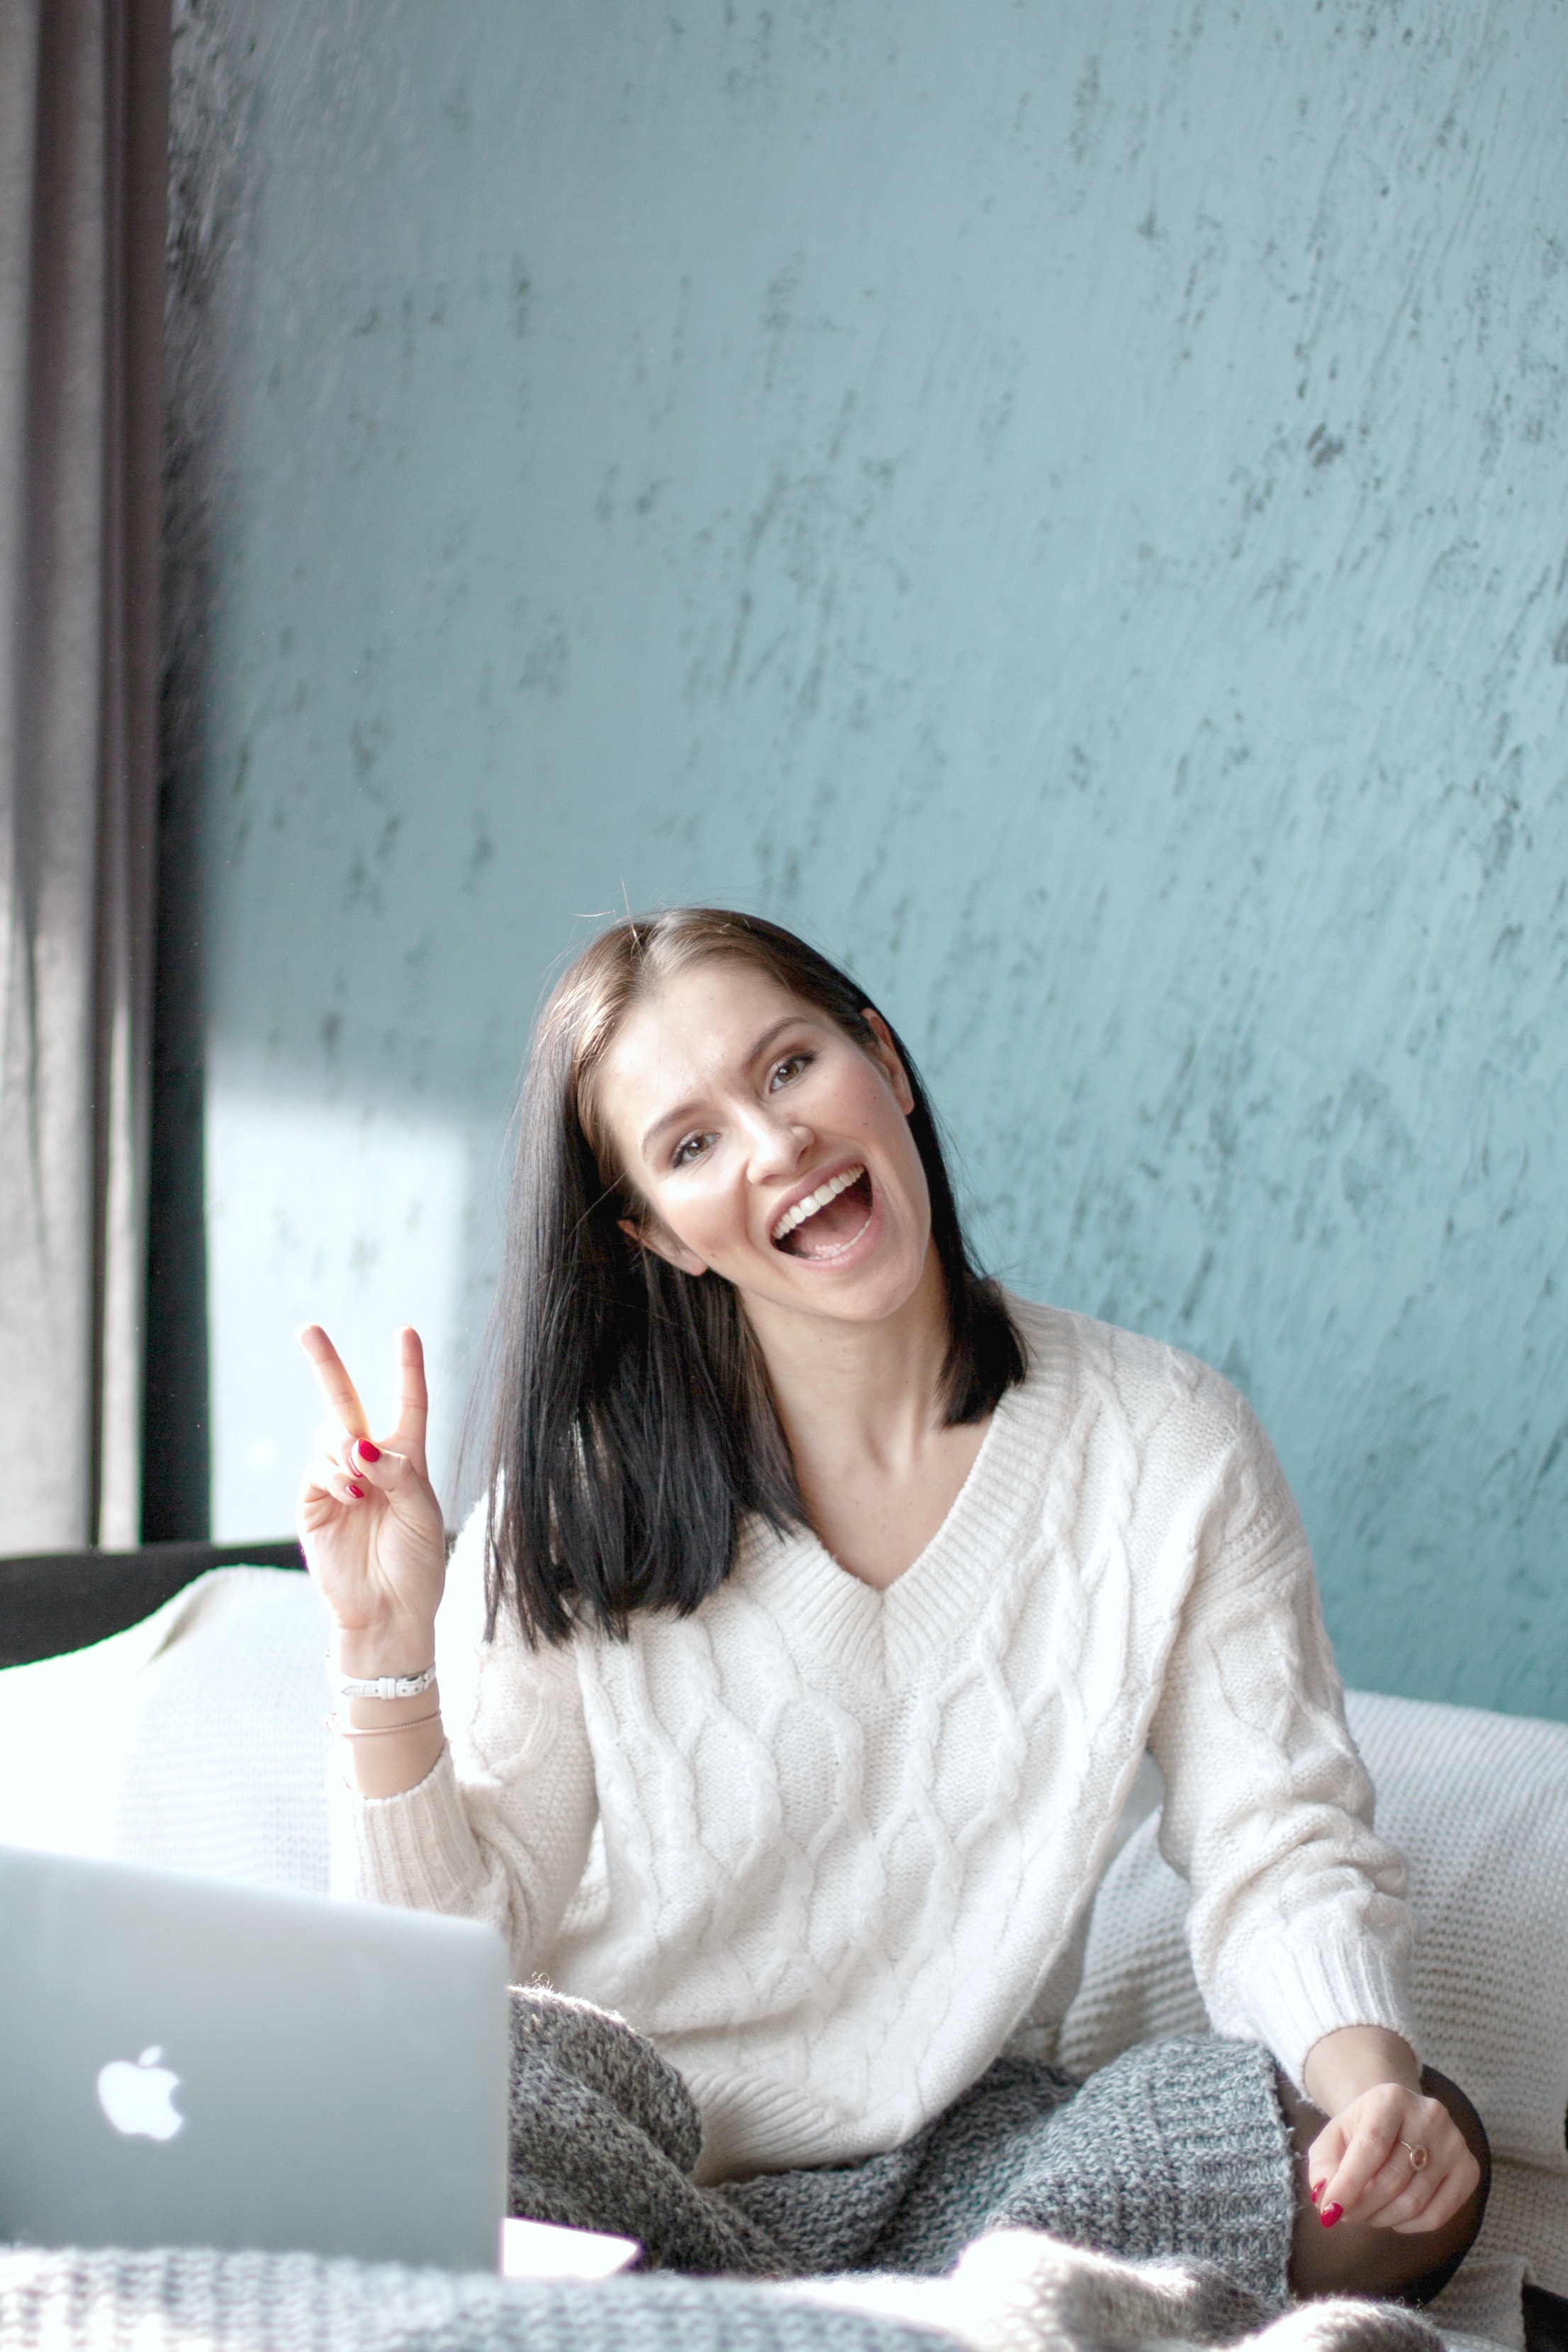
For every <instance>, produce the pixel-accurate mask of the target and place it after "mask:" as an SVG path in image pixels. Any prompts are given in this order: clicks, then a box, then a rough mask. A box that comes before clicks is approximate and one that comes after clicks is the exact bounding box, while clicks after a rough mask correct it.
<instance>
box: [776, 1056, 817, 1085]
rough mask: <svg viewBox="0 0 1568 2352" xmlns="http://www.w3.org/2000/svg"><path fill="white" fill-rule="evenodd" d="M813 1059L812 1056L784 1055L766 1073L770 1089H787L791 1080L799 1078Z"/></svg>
mask: <svg viewBox="0 0 1568 2352" xmlns="http://www.w3.org/2000/svg"><path fill="white" fill-rule="evenodd" d="M815 1059H816V1056H815V1055H812V1054H786V1055H784V1060H783V1061H782V1062H775V1063H774V1064H773V1068H772V1069H771V1070H770V1071H769V1073H768V1086H769V1087H770V1089H771V1088H773V1087H787V1086H788V1085H789V1084H790V1083H791V1081H792V1080H793V1079H795V1078H798V1077H799V1076H800V1074H801V1072H802V1071H803V1070H805V1069H809V1068H810V1066H811V1065H812V1063H813V1061H814V1060H815Z"/></svg>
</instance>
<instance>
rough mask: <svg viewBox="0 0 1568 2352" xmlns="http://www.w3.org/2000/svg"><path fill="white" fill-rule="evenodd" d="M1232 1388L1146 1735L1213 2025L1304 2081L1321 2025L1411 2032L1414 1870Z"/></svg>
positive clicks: (1166, 1849)
mask: <svg viewBox="0 0 1568 2352" xmlns="http://www.w3.org/2000/svg"><path fill="white" fill-rule="evenodd" d="M1232 1398H1233V1402H1234V1406H1235V1409H1236V1414H1237V1419H1236V1423H1234V1424H1233V1425H1234V1427H1235V1435H1234V1437H1233V1439H1232V1442H1231V1444H1230V1445H1229V1447H1228V1448H1227V1449H1226V1453H1225V1454H1224V1455H1223V1457H1222V1459H1221V1462H1220V1465H1219V1474H1218V1475H1217V1477H1216V1479H1215V1482H1214V1485H1213V1486H1212V1487H1211V1489H1210V1490H1209V1493H1208V1495H1207V1496H1206V1499H1205V1501H1204V1503H1203V1504H1202V1505H1201V1506H1200V1507H1199V1509H1198V1512H1197V1515H1196V1517H1195V1521H1194V1554H1195V1564H1194V1572H1193V1576H1192V1580H1191V1582H1190V1584H1189V1586H1188V1590H1187V1597H1186V1601H1185V1603H1184V1608H1183V1612H1182V1617H1181V1622H1180V1626H1179V1629H1178V1632H1177V1635H1176V1639H1175V1642H1174V1644H1173V1650H1172V1653H1171V1657H1170V1662H1169V1665H1168V1667H1167V1671H1166V1675H1165V1678H1164V1683H1163V1694H1162V1696H1161V1700H1160V1704H1159V1707H1158V1709H1157V1712H1156V1714H1155V1717H1154V1720H1153V1724H1152V1727H1151V1735H1150V1743H1149V1744H1150V1747H1151V1748H1152V1751H1153V1754H1154V1757H1155V1760H1156V1761H1157V1763H1158V1764H1159V1765H1160V1767H1161V1769H1162V1770H1163V1773H1164V1775H1165V1780H1166V1784H1167V1785H1166V1796H1165V1804H1164V1811H1163V1820H1162V1825H1161V1832H1160V1845H1161V1850H1162V1852H1163V1854H1164V1856H1165V1859H1166V1860H1167V1862H1169V1863H1170V1864H1172V1866H1173V1868H1174V1869H1176V1870H1178V1871H1180V1872H1181V1873H1182V1874H1183V1875H1184V1877H1185V1878H1186V1879H1187V1880H1188V1882H1189V1884H1190V1885H1191V1888H1192V1900H1191V1907H1190V1910H1189V1914H1188V1937H1189V1940H1190V1943H1191V1947H1192V1955H1193V1966H1194V1972H1195V1974H1196V1977H1197V1981H1198V1985H1199V1988H1200V1990H1201V1991H1202V1993H1203V1996H1204V2000H1205V2004H1206V2006H1207V2009H1208V2012H1209V2016H1210V2018H1211V2020H1212V2021H1213V2023H1214V2026H1215V2031H1216V2032H1220V2033H1226V2034H1232V2035H1236V2036H1237V2037H1242V2038H1247V2039H1253V2040H1258V2041H1261V2042H1264V2043H1265V2044H1266V2045H1267V2046H1268V2048H1269V2049H1271V2050H1272V2051H1273V2052H1274V2054H1275V2056H1276V2057H1277V2058H1278V2059H1279V2062H1280V2063H1281V2064H1282V2065H1283V2066H1284V2067H1285V2069H1286V2071H1287V2073H1288V2074H1289V2075H1290V2077H1291V2079H1292V2080H1293V2081H1294V2082H1295V2083H1296V2084H1299V2085H1300V2083H1301V2074H1302V2068H1303V2067H1304V2065H1305V2063H1306V2060H1307V2055H1308V2053H1309V2052H1310V2049H1311V2047H1312V2045H1313V2043H1314V2042H1317V2041H1318V2040H1320V2039H1321V2036H1322V2035H1323V2034H1325V2033H1331V2032H1334V2031H1335V2030H1336V2029H1337V2028H1339V2027H1341V2026H1346V2025H1380V2026H1385V2027H1388V2028H1389V2029H1391V2030H1392V2031H1393V2032H1395V2033H1399V2034H1402V2035H1403V2036H1404V2038H1405V2040H1406V2041H1407V2042H1409V2043H1410V2044H1411V2046H1412V2047H1413V2048H1414V2047H1415V2030H1414V2025H1413V2022H1412V2018H1411V2011H1410V2003H1409V2000H1408V1997H1407V1994H1406V1991H1405V1969H1406V1964H1407V1959H1408V1954H1409V1948H1410V1937H1411V1927H1410V1916H1409V1912H1408V1910H1407V1908H1406V1906H1405V1900H1404V1896H1405V1882H1406V1874H1405V1864H1404V1861H1403V1859H1402V1857H1401V1856H1400V1855H1399V1854H1398V1853H1395V1852H1394V1849H1393V1848H1392V1847H1391V1846H1388V1845H1386V1844H1384V1842H1383V1841H1382V1839H1380V1838H1379V1837H1377V1836H1376V1834H1375V1833H1374V1832H1373V1790H1372V1784H1371V1782H1370V1780H1368V1778H1367V1775H1366V1772H1365V1769H1363V1764H1362V1761H1361V1759H1360V1757H1359V1756H1358V1755H1357V1753H1356V1750H1355V1747H1354V1744H1353V1742H1352V1739H1351V1736H1350V1732H1349V1730H1348V1729H1347V1727H1346V1724H1345V1716H1344V1700H1343V1694H1342V1690H1341V1686H1340V1680H1339V1675H1338V1674H1337V1672H1336V1671H1335V1667H1334V1660H1333V1653H1332V1650H1331V1647H1330V1643H1329V1637H1328V1633H1327V1630H1326V1628H1325V1626H1324V1624H1323V1619H1322V1612H1321V1606H1320V1603H1319V1599H1318V1589H1317V1580H1316V1578H1315V1577H1314V1575H1313V1572H1312V1560H1311V1555H1310V1551H1309V1549H1308V1546H1307V1538H1306V1534H1305V1531H1304V1530H1303V1528H1302V1526H1301V1522H1300V1515H1299V1514H1298V1512H1297V1509H1296V1505H1295V1501H1294V1499H1293V1497H1292V1496H1291V1494H1290V1490H1289V1486H1287V1485H1286V1482H1285V1476H1284V1473H1283V1472H1282V1471H1281V1469H1280V1467H1279V1462H1278V1461H1277V1459H1276V1457H1275V1454H1274V1450H1273V1448H1272V1446H1271V1445H1270V1444H1269V1443H1268V1438H1267V1437H1266V1436H1265V1435H1264V1433H1263V1431H1262V1429H1261V1428H1260V1427H1259V1426H1258V1422H1257V1420H1256V1418H1255V1417H1254V1415H1253V1414H1252V1413H1251V1412H1250V1411H1249V1410H1248V1409H1247V1406H1246V1405H1245V1404H1244V1403H1243V1402H1241V1400H1240V1399H1239V1398H1235V1397H1234V1392H1232Z"/></svg>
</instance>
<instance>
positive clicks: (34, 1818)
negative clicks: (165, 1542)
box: [0, 1568, 329, 1893]
mask: <svg viewBox="0 0 1568 2352" xmlns="http://www.w3.org/2000/svg"><path fill="white" fill-rule="evenodd" d="M325 1650H326V1621H325V1618H324V1616H323V1614H322V1611H321V1602H320V1601H318V1600H317V1598H316V1595H315V1592H314V1591H313V1590H312V1589H311V1586H310V1580H309V1579H308V1578H306V1577H303V1576H300V1575H299V1574H297V1573H292V1572H290V1571H289V1570H280V1569H271V1568H222V1569H216V1570H214V1571H213V1572H212V1573H211V1574H210V1575H208V1576H204V1577H201V1578H198V1580H196V1582H195V1583H194V1584H191V1585H188V1586H187V1587H186V1588H185V1590H184V1592H181V1593H178V1594H176V1595H175V1597H174V1600H173V1601H169V1602H168V1603H167V1604H166V1605H165V1606H164V1607H163V1608H162V1609H160V1610H158V1611H156V1612H154V1614H153V1616H151V1617H149V1618H147V1619H145V1620H144V1621H143V1622H142V1623H141V1624H140V1625H133V1626H132V1628H131V1629H130V1631H129V1632H127V1633H117V1634H115V1635H114V1636H113V1637H112V1639H111V1640H110V1641H107V1642H99V1643H95V1644H94V1645H93V1647H92V1648H91V1649H88V1650H77V1651H73V1652H72V1653H71V1654H69V1655H68V1656H66V1657H63V1658H46V1659H42V1660H40V1661H39V1662H38V1663H37V1664H35V1665H28V1666H10V1667H7V1668H6V1669H5V1671H4V1672H0V1843H4V1844H7V1845H25V1846H35V1847H47V1848H50V1849H52V1850H53V1851H55V1852H57V1853H85V1854H100V1855H104V1856H107V1857H110V1858H118V1859H120V1860H121V1861H126V1862H142V1863H151V1864H156V1865H158V1866H160V1867H163V1868H165V1869H171V1870H194V1871H199V1872H202V1873H204V1874H206V1875H208V1876H212V1877H218V1878H234V1879H242V1880H245V1881H247V1883H248V1884H250V1885H262V1886H286V1887H299V1888H303V1889H304V1890H306V1891H307V1892H312V1893H324V1892H325V1891H326V1886H327V1878H328V1855H327V1782H326V1772H327V1748H328V1738H327V1733H326V1729H325V1725H324V1721H323V1718H324V1716H325V1713H326V1709H327V1706H328V1703H329V1695H328V1688H327V1681H326V1675H325V1672H324V1668H323V1658H324V1654H325Z"/></svg>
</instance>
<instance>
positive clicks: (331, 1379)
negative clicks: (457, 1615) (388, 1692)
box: [297, 1323, 447, 1677]
mask: <svg viewBox="0 0 1568 2352" xmlns="http://www.w3.org/2000/svg"><path fill="white" fill-rule="evenodd" d="M300 1346H301V1347H302V1348H303V1349H304V1350H305V1353H306V1354H307V1355H308V1356H309V1357H310V1362H311V1365H312V1366H313V1368H314V1370H315V1374H316V1379H317V1381H318V1382H319V1384H320V1387H321V1394H322V1396H323V1398H324V1399H325V1400H326V1405H327V1411H328V1413H329V1415H330V1416H331V1418H330V1419H329V1420H328V1421H326V1422H324V1423H322V1424H321V1427H320V1428H319V1429H318V1430H317V1432H316V1437H315V1445H316V1458H315V1459H314V1461H312V1463H311V1464H310V1468H309V1469H308V1470H307V1471H306V1473H305V1478H304V1483H303V1485H302V1486H301V1487H300V1506H299V1512H298V1517H297V1525H298V1528H299V1535H300V1547H301V1549H303V1551H304V1554H305V1564H306V1566H307V1567H308V1568H309V1570H310V1575H311V1579H312V1580H313V1581H314V1583H315V1586H316V1589H317V1591H319V1592H320V1593H321V1598H322V1600H323V1601H325V1602H326V1604H327V1608H328V1610H329V1611H330V1612H331V1617H332V1621H333V1622H334V1624H335V1625H336V1627H337V1633H338V1645H337V1646H338V1661H339V1664H340V1665H341V1666H342V1669H343V1671H344V1672H345V1673H346V1674H350V1675H364V1676H367V1677H368V1676H374V1675H388V1674H392V1675H407V1674H418V1673H420V1672H421V1671H422V1670H423V1669H424V1668H425V1667H426V1665H428V1664H429V1663H430V1659H431V1656H432V1654H433V1650H434V1643H435V1624H436V1611H437V1606H438V1605H439V1602H440V1599H441V1591H442V1587H443V1586H444V1584H445V1582H446V1574H447V1543H446V1534H445V1530H444V1528H443V1527H442V1522H441V1507H440V1505H439V1504H438V1503H437V1499H436V1496H435V1492H434V1489H433V1488H432V1486H431V1485H430V1479H429V1475H428V1473H427V1471H426V1464H425V1425H426V1417H427V1414H428V1411H429V1401H428V1397H427V1395H426V1387H425V1351H424V1349H423V1348H422V1347H421V1346H420V1344H419V1334H418V1333H417V1331H412V1330H407V1329H405V1330H403V1331H400V1332H399V1333H398V1337H397V1351H398V1381H399V1402H398V1412H397V1423H396V1426H395V1429H393V1430H392V1431H391V1432H390V1433H389V1434H388V1435H387V1436H386V1437H385V1438H384V1440H383V1441H382V1442H381V1443H380V1444H376V1443H375V1442H374V1440H373V1439H372V1437H371V1434H370V1425H369V1423H368V1422H367V1420H366V1418H365V1410H364V1407H363V1404H362V1403H361V1402H360V1400H359V1391H357V1390H356V1388H355V1387H354V1384H353V1381H351V1380H350V1378H349V1376H348V1372H347V1371H346V1370H345V1369H344V1366H343V1361H342V1357H341V1356H340V1355H339V1354H338V1351H337V1349H335V1348H334V1347H333V1345H332V1343H331V1340H330V1339H328V1337H327V1335H326V1333H325V1332H324V1331H323V1330H322V1329H321V1326H320V1324H316V1323H310V1324H307V1325H306V1326H305V1328H304V1329H303V1330H302V1331H301V1332H300Z"/></svg>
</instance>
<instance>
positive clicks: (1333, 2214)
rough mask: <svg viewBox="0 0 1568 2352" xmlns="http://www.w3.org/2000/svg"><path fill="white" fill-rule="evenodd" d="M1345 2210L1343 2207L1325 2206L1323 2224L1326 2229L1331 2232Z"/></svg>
mask: <svg viewBox="0 0 1568 2352" xmlns="http://www.w3.org/2000/svg"><path fill="white" fill-rule="evenodd" d="M1344 2210H1345V2209H1344V2207H1343V2206H1342V2205H1325V2206H1324V2208H1323V2211H1322V2223H1323V2227H1324V2229H1325V2230H1331V2229H1332V2228H1333V2226H1334V2223H1335V2222H1336V2221H1338V2220H1339V2218H1340V2215H1341V2214H1342V2212H1343V2211H1344Z"/></svg>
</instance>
